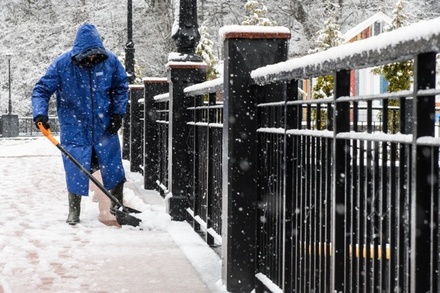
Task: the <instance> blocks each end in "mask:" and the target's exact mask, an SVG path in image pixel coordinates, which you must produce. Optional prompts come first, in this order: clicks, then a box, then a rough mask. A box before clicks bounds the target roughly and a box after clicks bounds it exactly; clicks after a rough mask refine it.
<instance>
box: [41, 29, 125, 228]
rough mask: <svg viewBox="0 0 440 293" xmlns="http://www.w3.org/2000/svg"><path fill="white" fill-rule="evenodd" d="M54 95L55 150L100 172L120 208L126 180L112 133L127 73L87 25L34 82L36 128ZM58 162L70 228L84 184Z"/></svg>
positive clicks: (45, 123)
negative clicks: (63, 178) (62, 172)
mask: <svg viewBox="0 0 440 293" xmlns="http://www.w3.org/2000/svg"><path fill="white" fill-rule="evenodd" d="M54 93H56V105H57V114H58V119H59V124H60V131H61V132H60V143H61V145H62V146H63V147H64V148H65V149H66V150H67V151H68V152H69V153H71V154H72V155H73V156H74V157H75V158H76V159H77V160H78V161H79V162H80V163H81V165H82V166H84V168H86V169H87V170H90V171H91V172H94V171H96V170H98V169H100V170H101V175H102V180H103V185H104V187H105V188H106V189H108V190H110V192H111V193H112V195H114V196H115V197H116V198H117V199H118V200H119V201H120V202H121V203H122V201H123V186H124V182H125V181H126V179H125V171H124V168H123V166H122V157H121V146H120V142H119V136H118V134H117V132H118V130H119V128H120V127H121V124H122V118H123V117H124V115H125V112H126V107H127V102H128V83H127V74H126V72H125V69H124V67H123V66H122V64H121V62H120V61H119V60H118V58H117V57H116V55H114V54H113V53H112V52H110V51H108V50H106V49H105V48H104V45H103V43H102V40H101V37H100V36H99V34H98V31H97V29H96V27H95V26H94V25H93V24H84V25H82V26H81V27H80V28H79V29H78V32H77V35H76V38H75V41H74V43H73V47H72V49H71V50H69V51H67V52H65V53H63V54H61V55H60V56H59V57H57V58H56V59H55V60H54V61H53V62H52V64H51V65H50V66H49V68H48V70H47V72H46V74H45V75H43V76H42V77H41V78H40V80H39V81H38V82H37V83H36V85H35V87H34V90H33V93H32V110H33V118H34V122H35V125H36V126H37V128H38V123H39V122H41V123H42V125H43V126H44V127H45V128H46V129H49V127H50V125H49V123H48V121H49V118H48V108H49V100H50V97H51V96H52V95H53V94H54ZM63 163H64V170H65V174H66V184H67V190H68V199H69V215H68V217H67V221H66V222H67V223H69V224H70V225H75V224H77V223H79V222H80V210H81V197H82V196H87V195H88V191H89V179H88V177H87V176H86V175H84V174H83V173H82V172H81V171H80V169H79V168H78V167H76V166H75V165H74V164H73V163H72V162H71V161H70V160H69V159H68V158H67V157H66V156H63ZM113 208H114V205H113V204H112V206H111V211H112V209H113ZM112 213H113V212H112Z"/></svg>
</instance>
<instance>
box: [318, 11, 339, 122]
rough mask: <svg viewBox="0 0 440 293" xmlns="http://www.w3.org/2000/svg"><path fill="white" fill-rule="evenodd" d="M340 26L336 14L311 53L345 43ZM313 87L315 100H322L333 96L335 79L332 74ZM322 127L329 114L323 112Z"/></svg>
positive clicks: (320, 35) (322, 78) (329, 19)
mask: <svg viewBox="0 0 440 293" xmlns="http://www.w3.org/2000/svg"><path fill="white" fill-rule="evenodd" d="M339 29H340V26H339V25H338V24H337V23H336V17H335V16H334V14H333V15H332V16H330V17H329V18H328V19H327V20H326V21H325V27H324V28H323V29H322V30H319V31H318V32H317V34H316V37H315V39H314V40H315V41H314V43H315V47H314V49H312V50H311V53H315V52H321V51H325V50H328V49H330V48H332V47H336V46H339V45H340V44H342V42H343V38H342V34H341V32H340V30H339ZM314 81H315V84H314V85H313V94H312V98H313V99H322V98H328V97H331V96H333V88H334V77H333V75H332V74H330V75H325V76H319V77H318V78H316V79H315V80H314ZM312 117H313V118H314V119H316V118H317V112H316V111H315V110H314V111H313V112H312ZM321 119H322V120H321V121H322V122H321V125H319V127H320V129H322V128H324V127H325V125H326V122H325V121H326V120H327V112H326V111H325V110H321Z"/></svg>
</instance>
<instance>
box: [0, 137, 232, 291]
mask: <svg viewBox="0 0 440 293" xmlns="http://www.w3.org/2000/svg"><path fill="white" fill-rule="evenodd" d="M124 164H125V168H126V173H127V179H128V182H127V184H126V186H125V188H124V193H125V199H126V202H125V204H126V205H128V206H131V207H133V208H136V209H138V210H140V211H142V213H141V214H138V215H137V217H139V218H140V219H142V220H143V221H142V225H141V227H140V228H139V227H131V226H124V227H122V228H119V227H115V226H107V225H104V224H103V223H101V222H100V221H99V219H98V218H99V216H100V213H99V210H100V209H99V207H98V205H99V204H98V202H96V201H94V198H95V192H91V193H90V196H89V197H85V198H83V200H82V206H81V208H82V212H81V223H80V224H78V225H76V226H69V225H67V224H66V223H65V220H66V217H67V211H68V202H67V190H66V187H65V181H64V180H65V179H64V169H63V167H62V161H61V154H60V152H59V150H58V149H57V148H56V147H54V146H53V145H52V144H51V143H50V142H49V141H47V139H46V138H44V137H37V138H16V139H4V138H3V139H0V210H1V211H0V236H1V237H0V293H11V292H14V293H15V292H18V293H21V292H226V290H225V289H224V287H222V286H221V285H219V280H220V279H221V272H220V270H221V263H220V259H219V257H218V256H217V254H215V252H214V251H213V250H212V249H211V248H209V247H208V246H207V245H206V243H204V242H203V240H202V239H201V238H200V237H199V236H198V235H197V234H196V233H194V232H193V231H192V229H191V227H190V226H189V225H188V224H187V223H181V222H173V221H171V220H170V217H169V215H168V214H167V213H166V212H165V205H164V202H163V199H162V198H161V197H160V195H158V193H157V192H156V191H152V190H144V189H143V188H142V185H143V178H142V176H141V175H140V174H137V173H131V172H129V171H128V170H129V166H128V162H126V161H124ZM173 247H177V248H178V249H172V248H173ZM176 251H177V252H176ZM142 259H145V262H148V263H142V264H141V265H139V262H140V260H142ZM188 260H189V262H188ZM190 264H191V265H190ZM134 266H136V267H134ZM191 272H193V273H192V274H191ZM173 280H174V281H175V282H177V284H179V285H178V287H177V288H179V289H176V288H175V287H173V286H175V285H173ZM185 286H187V287H185ZM147 288H148V289H147ZM180 289H181V290H180Z"/></svg>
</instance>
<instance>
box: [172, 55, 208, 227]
mask: <svg viewBox="0 0 440 293" xmlns="http://www.w3.org/2000/svg"><path fill="white" fill-rule="evenodd" d="M182 56H185V54H183V55H182ZM171 57H172V58H171V60H174V61H169V62H168V64H167V66H166V68H167V71H168V82H169V94H170V100H169V125H168V127H169V128H168V131H169V142H168V143H169V145H168V190H169V191H170V192H171V194H172V196H169V198H168V200H167V211H168V213H169V214H170V215H171V218H172V220H175V221H183V220H185V219H186V218H187V217H188V213H187V211H186V209H187V208H188V207H189V200H188V198H189V197H190V196H191V194H190V190H191V188H190V180H191V174H190V171H191V168H190V164H191V161H190V158H191V154H189V153H188V138H189V133H188V127H187V122H188V117H187V116H188V113H187V108H188V106H190V105H192V104H191V103H192V102H193V98H192V97H187V96H185V93H184V88H186V87H188V86H190V85H192V84H196V83H201V82H203V81H205V79H206V63H204V62H193V61H185V60H184V59H182V60H181V61H179V60H178V56H177V55H174V56H171Z"/></svg>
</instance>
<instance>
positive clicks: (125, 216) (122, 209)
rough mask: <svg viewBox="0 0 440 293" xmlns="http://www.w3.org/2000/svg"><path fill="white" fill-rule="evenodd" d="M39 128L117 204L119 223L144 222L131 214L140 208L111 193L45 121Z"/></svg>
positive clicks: (117, 219)
mask: <svg viewBox="0 0 440 293" xmlns="http://www.w3.org/2000/svg"><path fill="white" fill-rule="evenodd" d="M38 128H40V131H41V133H43V135H44V136H45V137H47V138H48V139H49V140H50V141H51V142H52V143H53V144H54V145H55V146H56V147H57V148H58V149H59V150H60V151H61V152H62V153H63V154H64V155H66V156H67V157H68V158H69V160H70V161H71V162H72V163H74V164H75V166H77V167H78V168H79V169H80V170H81V172H83V173H84V174H85V175H87V177H89V179H90V180H91V181H92V182H93V183H95V185H96V186H98V188H99V189H100V190H101V191H102V192H103V193H104V194H105V195H106V196H107V197H108V198H109V199H110V200H111V201H112V202H113V203H114V204H115V207H114V212H115V216H116V221H117V222H118V224H119V225H121V226H122V225H130V226H133V227H137V226H139V224H140V223H141V222H142V220H141V219H138V218H136V217H134V216H132V215H130V214H139V213H141V212H140V211H138V210H135V209H132V208H129V207H126V206H124V205H123V204H122V203H121V202H120V201H119V200H118V199H117V198H116V197H115V196H114V195H113V194H111V193H110V192H109V191H108V190H107V189H105V187H104V186H103V185H102V183H101V182H99V181H98V179H96V178H95V177H94V176H93V175H92V174H91V173H90V172H89V171H87V170H86V169H85V168H84V167H83V166H82V165H81V164H80V162H78V160H77V159H75V158H74V157H73V156H72V155H71V154H70V153H69V152H68V151H67V150H66V149H65V148H63V147H62V146H61V144H60V143H59V142H58V141H57V140H56V139H55V138H54V137H53V136H52V134H51V132H50V129H46V128H44V126H43V123H41V122H39V123H38Z"/></svg>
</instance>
